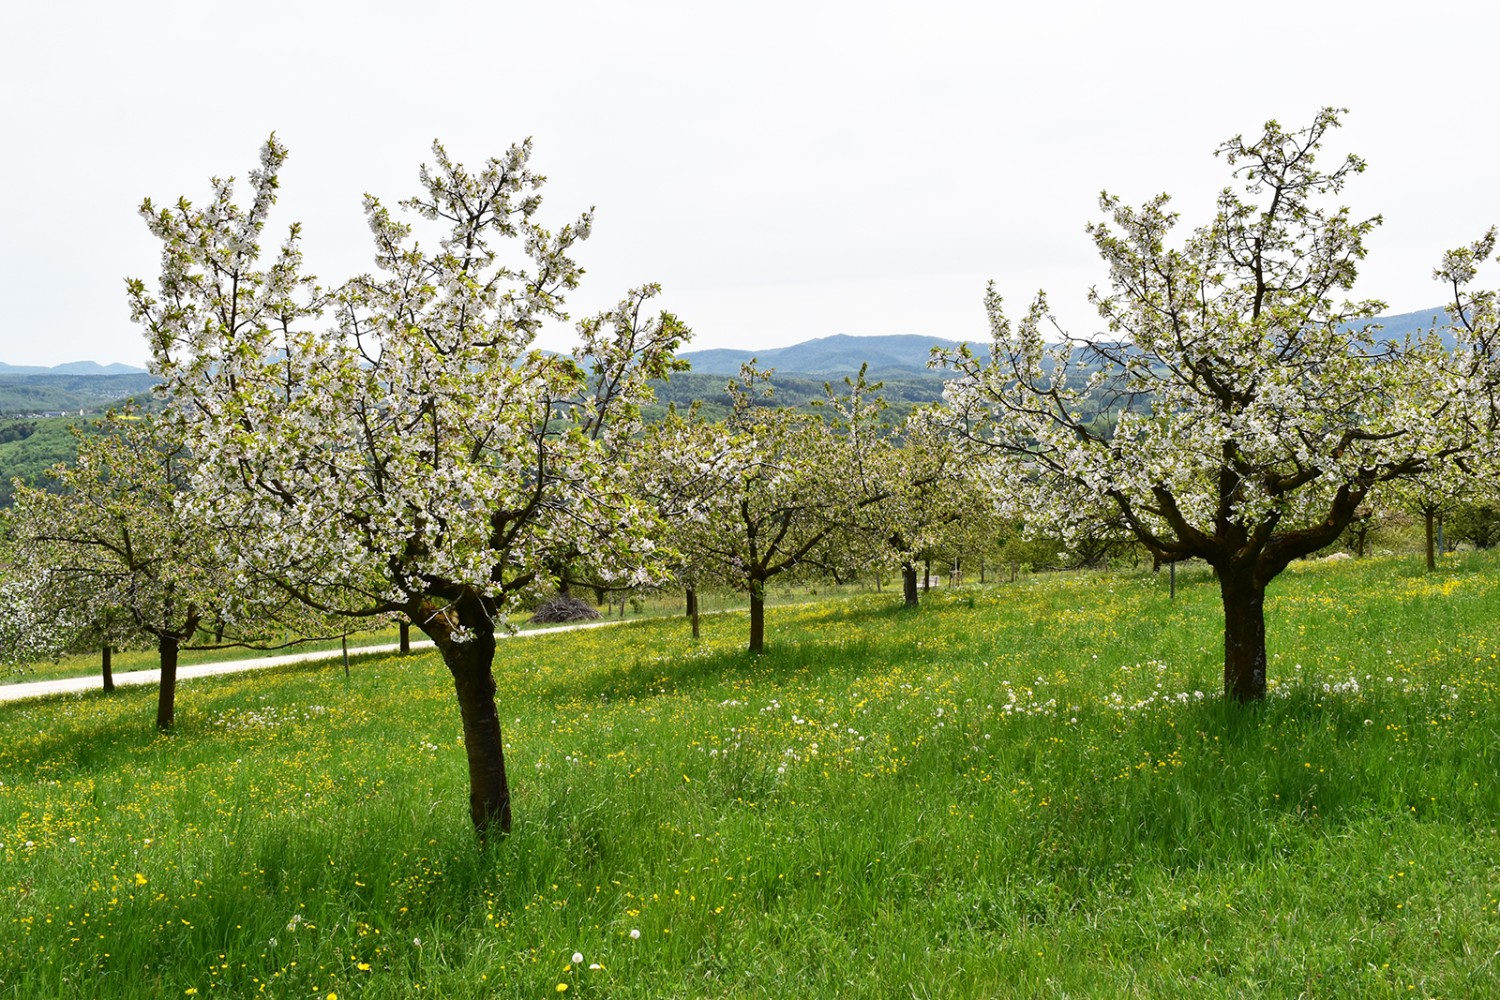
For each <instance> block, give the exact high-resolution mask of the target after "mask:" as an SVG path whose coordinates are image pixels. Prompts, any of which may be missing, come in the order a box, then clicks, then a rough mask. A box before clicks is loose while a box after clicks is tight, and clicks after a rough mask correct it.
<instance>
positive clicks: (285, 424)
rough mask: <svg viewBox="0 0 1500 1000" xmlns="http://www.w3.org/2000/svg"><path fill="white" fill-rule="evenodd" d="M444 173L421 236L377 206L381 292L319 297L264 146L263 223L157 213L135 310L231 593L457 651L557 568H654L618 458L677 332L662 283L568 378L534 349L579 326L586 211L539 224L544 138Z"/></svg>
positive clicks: (375, 283)
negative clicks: (427, 233)
mask: <svg viewBox="0 0 1500 1000" xmlns="http://www.w3.org/2000/svg"><path fill="white" fill-rule="evenodd" d="M433 152H434V155H435V158H436V162H435V164H434V165H433V166H431V167H423V168H422V171H421V182H422V185H421V186H422V190H421V192H420V193H419V194H418V195H417V196H416V197H415V198H412V199H410V200H408V201H405V202H403V203H402V204H401V208H402V209H405V210H406V213H408V214H407V216H406V218H403V217H401V216H400V215H398V214H397V213H394V212H392V211H391V210H389V209H387V208H386V207H385V206H384V205H383V204H382V203H381V202H380V200H379V199H377V198H374V197H371V196H367V197H366V199H365V202H364V208H365V215H366V218H367V220H368V223H369V228H370V232H371V235H372V238H373V241H374V247H375V265H376V271H375V272H374V273H373V274H366V275H362V276H359V277H356V278H354V279H352V280H349V281H347V282H344V283H343V284H341V285H339V286H338V287H336V288H333V289H331V290H330V289H325V288H323V287H320V286H319V285H318V284H317V283H316V282H315V281H314V280H313V279H312V278H310V277H307V276H304V275H303V274H302V268H301V260H302V255H301V249H300V232H299V230H298V228H297V227H296V226H293V227H292V228H291V230H290V232H289V234H288V236H287V238H286V239H285V240H284V241H283V242H282V244H281V245H280V247H279V249H278V250H277V251H276V252H275V253H274V254H273V255H270V258H269V259H268V260H264V259H263V254H262V249H261V239H262V234H263V230H264V227H265V225H266V222H267V217H268V214H269V212H270V209H271V207H272V205H273V203H274V201H275V192H276V189H277V185H278V177H279V173H280V170H281V167H282V165H283V162H284V160H285V158H286V155H287V153H286V150H285V148H284V147H283V146H282V145H281V144H280V143H279V142H278V141H277V140H276V139H275V138H274V137H273V138H272V139H271V140H270V141H269V142H268V143H267V144H266V146H265V148H264V149H263V151H262V155H261V163H260V167H259V169H257V170H255V171H253V172H252V173H251V174H250V187H251V195H252V197H251V203H250V207H249V208H247V209H242V208H240V207H239V206H237V205H236V204H235V203H234V201H233V186H232V185H231V184H230V183H229V182H219V181H216V182H215V184H214V191H213V196H212V199H211V201H210V203H209V204H208V205H206V206H204V207H202V208H199V207H196V206H193V205H191V204H190V203H188V202H186V201H185V200H184V201H181V202H179V203H178V204H177V205H176V206H174V207H173V208H170V209H163V210H157V209H156V208H155V207H154V206H153V205H152V204H151V203H150V202H149V201H148V202H146V203H145V205H144V206H143V207H142V215H143V216H144V217H145V218H146V220H147V222H148V224H149V225H150V227H151V229H152V232H153V233H155V234H156V235H157V236H158V237H159V238H160V239H161V241H162V244H163V257H162V274H161V280H160V284H159V287H158V289H157V290H156V291H155V292H154V293H153V292H150V291H148V290H147V288H146V286H145V284H144V283H143V282H140V281H132V282H130V294H131V303H132V309H133V313H134V316H135V318H136V319H137V321H139V322H140V323H142V324H143V325H144V326H145V328H146V329H147V331H148V334H149V336H150V339H151V343H152V349H153V370H154V371H156V372H157V373H158V374H160V375H161V376H162V377H163V379H164V383H165V385H164V389H165V394H166V396H167V398H168V399H169V401H170V406H171V408H172V412H173V413H174V414H176V415H177V417H178V419H180V420H181V422H182V425H183V429H184V433H185V435H186V439H187V441H188V442H189V444H190V447H191V448H192V451H193V453H194V455H195V456H196V457H197V459H198V464H197V466H196V469H195V470H194V475H193V481H192V486H193V489H192V491H191V494H190V498H191V499H190V501H189V503H190V505H191V508H192V512H193V514H194V515H195V516H196V517H199V518H202V519H203V520H204V521H205V522H206V523H208V524H210V525H213V526H214V528H215V529H216V534H215V537H216V545H217V548H218V550H219V552H220V554H221V555H222V556H223V557H224V558H225V559H226V560H228V561H229V562H230V563H231V564H232V565H233V566H234V567H235V568H236V572H237V573H238V575H239V578H240V579H265V580H269V581H273V582H274V584H275V586H277V587H279V588H281V589H282V590H284V591H286V592H287V593H290V594H292V595H294V596H296V597H297V598H298V599H300V600H302V601H304V602H305V603H307V604H309V605H311V606H313V607H316V608H321V609H326V610H328V611H331V612H336V613H339V614H344V615H368V614H379V613H392V612H400V613H403V614H406V615H409V616H410V617H411V618H412V620H413V621H414V622H415V623H416V624H417V625H418V626H419V627H421V628H423V629H424V630H426V631H427V632H428V633H429V634H431V635H433V637H434V638H437V639H438V640H439V644H440V646H442V647H451V646H458V645H468V644H471V643H472V642H473V641H474V640H475V638H476V637H484V636H489V635H492V634H493V632H494V630H495V628H497V627H500V626H503V624H504V620H505V615H506V613H507V612H508V611H509V610H510V609H511V608H512V607H513V606H514V604H515V603H516V601H517V600H518V599H519V597H520V595H521V594H522V593H524V592H525V591H526V589H527V588H528V587H535V586H538V585H542V584H544V583H545V581H546V578H547V576H548V573H549V566H550V565H551V563H552V561H553V560H555V558H556V557H557V553H559V552H563V553H566V555H567V557H568V558H571V559H578V560H584V561H587V562H589V563H590V564H591V565H593V566H596V567H598V569H599V572H601V573H603V574H604V575H606V576H610V577H616V578H620V577H630V578H632V579H637V580H640V579H648V578H650V577H652V575H653V574H654V573H657V572H659V570H658V569H657V568H656V565H655V564H656V562H657V561H658V560H657V559H656V557H655V554H654V543H653V541H652V540H651V538H650V537H649V535H650V531H649V529H650V528H651V526H652V524H653V514H652V511H651V509H650V508H649V506H647V505H645V504H642V503H640V502H639V501H637V500H636V499H635V498H634V497H633V496H632V495H631V494H630V491H629V490H628V489H627V484H626V483H625V481H624V477H623V476H622V474H621V470H620V468H619V463H618V462H617V461H615V460H614V459H615V458H616V457H617V456H618V453H619V451H620V449H621V448H622V447H623V444H622V442H624V441H625V440H626V439H627V438H628V436H629V435H630V433H631V432H632V431H633V430H634V423H633V421H634V420H635V419H636V413H637V409H636V408H637V406H638V404H639V402H640V401H641V400H642V399H643V398H645V397H646V395H647V394H648V392H649V389H648V388H647V385H646V383H647V380H648V379H649V378H651V377H653V376H658V375H660V374H662V373H663V372H664V371H666V370H669V369H670V367H672V365H673V361H672V355H673V352H674V351H675V349H676V347H677V344H678V342H679V340H680V339H681V338H683V337H685V336H686V330H685V328H683V327H682V326H681V324H680V323H678V322H677V321H676V320H675V318H673V317H671V316H670V314H666V313H662V314H661V315H660V316H656V317H652V316H647V315H646V314H645V312H644V306H645V304H646V303H647V302H648V300H650V299H651V298H652V297H653V296H655V294H656V293H657V289H656V288H655V286H646V287H643V288H640V289H636V290H633V291H631V292H630V293H629V294H628V295H627V296H626V297H625V299H624V300H623V301H622V302H621V303H620V305H619V306H618V307H616V308H615V309H613V310H609V311H607V312H605V313H603V314H601V315H600V316H597V317H593V318H590V319H588V320H586V321H584V322H583V323H580V324H579V330H580V333H581V335H582V340H583V346H582V347H581V348H580V350H579V352H578V353H577V354H576V355H575V356H574V357H571V358H570V357H559V356H550V355H546V354H543V353H541V352H538V351H535V350H532V348H531V344H532V342H533V340H534V338H535V336H536V335H537V332H538V331H539V330H540V329H541V327H542V325H543V324H544V323H546V322H551V321H558V320H563V319H566V313H565V311H564V305H565V297H566V294H567V293H568V292H569V291H570V290H572V289H573V288H575V287H576V286H577V284H578V282H579V278H580V276H581V275H582V269H581V268H580V267H579V266H578V264H577V263H576V262H575V261H574V260H573V258H572V256H571V253H572V251H573V250H574V248H575V246H576V245H577V244H578V242H579V241H581V240H583V239H585V238H586V237H587V236H588V234H589V231H590V228H591V225H592V218H591V215H590V214H589V213H585V214H584V215H582V216H580V217H579V218H577V219H576V220H575V221H573V222H571V223H568V224H565V225H563V226H561V227H560V228H558V229H556V230H555V231H554V230H549V229H546V228H544V227H543V226H542V225H541V223H540V222H539V221H538V219H537V213H538V210H539V208H540V204H541V199H540V196H539V194H538V193H537V191H538V188H539V187H540V185H541V183H542V178H541V176H540V175H538V174H536V173H535V172H534V171H533V170H532V168H531V166H530V163H529V161H530V155H531V148H530V145H529V143H527V144H522V145H518V146H513V147H512V148H511V149H510V150H509V152H508V153H507V154H506V155H505V156H504V157H501V158H499V159H492V160H489V161H488V162H486V163H485V164H484V166H483V167H482V168H480V169H478V170H473V171H471V170H468V169H466V168H464V167H463V166H462V165H460V164H458V163H455V162H454V161H452V160H451V159H450V158H449V157H448V155H447V153H446V151H445V150H444V149H443V147H442V146H441V145H438V144H434V147H433ZM411 216H415V217H416V218H415V219H414V220H412V221H407V220H408V219H409V218H410V217H411ZM419 227H425V228H427V229H431V230H433V231H434V232H435V244H424V243H421V242H419V241H418V239H417V235H416V230H417V229H418V228H419Z"/></svg>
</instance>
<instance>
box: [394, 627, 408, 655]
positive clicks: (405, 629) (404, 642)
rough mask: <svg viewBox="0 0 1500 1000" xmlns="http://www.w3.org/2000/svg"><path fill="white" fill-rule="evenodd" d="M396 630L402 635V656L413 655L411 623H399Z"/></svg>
mask: <svg viewBox="0 0 1500 1000" xmlns="http://www.w3.org/2000/svg"><path fill="white" fill-rule="evenodd" d="M396 628H397V629H398V630H399V631H400V633H401V649H400V652H401V655H402V656H410V655H411V622H398V623H397V624H396Z"/></svg>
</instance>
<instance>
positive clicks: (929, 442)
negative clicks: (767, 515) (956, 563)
mask: <svg viewBox="0 0 1500 1000" xmlns="http://www.w3.org/2000/svg"><path fill="white" fill-rule="evenodd" d="M949 419H950V418H949V417H948V415H947V414H945V413H943V412H942V411H941V410H940V409H938V408H930V407H922V408H918V409H915V410H913V411H912V412H911V413H910V414H909V415H908V416H907V419H906V420H905V421H903V422H902V424H901V426H900V428H898V429H897V431H896V433H895V434H894V436H893V438H892V440H891V441H890V442H889V447H888V448H887V449H886V461H885V471H884V477H885V486H884V492H885V494H886V496H885V497H884V499H882V500H881V501H880V503H879V504H877V505H874V506H872V507H870V508H869V509H868V511H867V513H866V515H865V516H867V517H870V518H873V519H877V520H879V521H880V522H881V523H879V524H877V525H874V526H872V527H871V528H870V529H869V531H870V533H871V534H874V535H877V536H881V537H883V538H884V539H885V543H886V546H887V550H888V553H894V554H895V557H896V560H897V562H898V564H899V566H900V569H901V595H902V602H903V603H904V604H905V605H906V606H907V607H909V608H914V607H916V606H917V605H918V594H919V592H920V591H919V588H918V566H919V565H923V564H925V563H926V562H928V561H930V560H931V559H933V558H934V557H937V556H939V555H946V556H948V557H949V558H956V557H957V556H958V555H959V554H960V553H964V552H970V551H977V550H979V549H981V548H982V547H983V545H984V542H985V540H986V539H987V537H988V536H989V534H990V533H991V529H992V528H993V527H994V504H993V502H992V501H991V499H990V498H989V496H988V494H987V493H986V492H984V491H983V490H982V489H981V488H980V484H979V483H978V482H977V481H976V480H975V478H974V476H973V472H974V471H975V463H974V461H973V458H972V456H971V455H970V454H969V453H967V452H966V451H964V450H963V449H961V448H960V447H958V442H957V440H956V439H955V438H954V437H953V436H952V435H950V434H949V433H947V424H948V422H949ZM886 558H889V555H887V556H886Z"/></svg>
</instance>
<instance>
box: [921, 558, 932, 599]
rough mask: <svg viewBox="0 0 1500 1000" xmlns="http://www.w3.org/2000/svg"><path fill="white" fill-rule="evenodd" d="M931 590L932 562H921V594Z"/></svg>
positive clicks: (927, 560)
mask: <svg viewBox="0 0 1500 1000" xmlns="http://www.w3.org/2000/svg"><path fill="white" fill-rule="evenodd" d="M931 589H932V560H931V559H923V560H922V592H923V593H926V592H927V591H930V590H931Z"/></svg>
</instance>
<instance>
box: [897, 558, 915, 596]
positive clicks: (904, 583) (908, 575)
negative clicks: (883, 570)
mask: <svg viewBox="0 0 1500 1000" xmlns="http://www.w3.org/2000/svg"><path fill="white" fill-rule="evenodd" d="M901 593H902V595H903V596H904V598H905V601H906V606H907V607H908V608H914V607H916V606H917V567H916V566H915V565H913V564H912V563H911V562H910V561H907V562H904V563H902V564H901Z"/></svg>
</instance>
